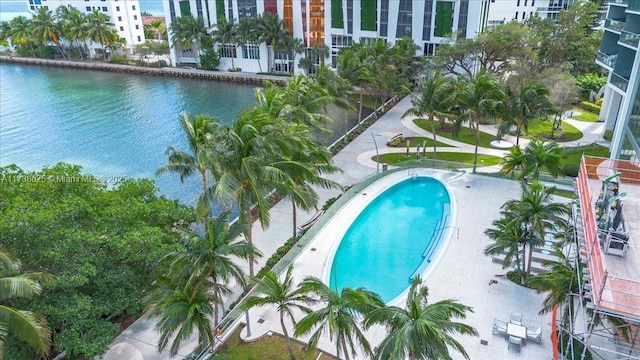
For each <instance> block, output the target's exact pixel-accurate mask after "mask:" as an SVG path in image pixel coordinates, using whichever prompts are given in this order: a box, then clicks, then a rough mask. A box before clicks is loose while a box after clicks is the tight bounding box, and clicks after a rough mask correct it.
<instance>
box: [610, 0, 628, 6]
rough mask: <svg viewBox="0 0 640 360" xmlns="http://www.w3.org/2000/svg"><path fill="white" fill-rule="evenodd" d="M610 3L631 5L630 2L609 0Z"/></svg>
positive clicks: (626, 0)
mask: <svg viewBox="0 0 640 360" xmlns="http://www.w3.org/2000/svg"><path fill="white" fill-rule="evenodd" d="M609 2H610V3H612V4H622V5H627V4H628V3H629V0H609Z"/></svg>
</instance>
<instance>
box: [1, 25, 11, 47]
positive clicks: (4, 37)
mask: <svg viewBox="0 0 640 360" xmlns="http://www.w3.org/2000/svg"><path fill="white" fill-rule="evenodd" d="M10 32H11V25H9V22H7V21H1V22H0V44H2V46H9V39H11V35H9V33H10Z"/></svg>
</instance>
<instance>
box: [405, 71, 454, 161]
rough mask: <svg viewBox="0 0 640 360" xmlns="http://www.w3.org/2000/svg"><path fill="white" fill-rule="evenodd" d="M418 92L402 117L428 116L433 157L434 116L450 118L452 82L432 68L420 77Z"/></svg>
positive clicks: (434, 142) (434, 149) (434, 153)
mask: <svg viewBox="0 0 640 360" xmlns="http://www.w3.org/2000/svg"><path fill="white" fill-rule="evenodd" d="M419 84H420V94H419V95H414V96H413V97H412V99H411V104H412V105H413V107H411V108H410V109H408V110H407V111H405V113H404V114H402V117H403V118H404V117H406V116H408V115H413V116H417V117H425V116H426V117H428V119H429V122H430V123H431V134H432V135H433V158H434V159H435V158H436V143H437V139H436V127H435V117H436V116H438V117H439V118H441V119H444V118H451V117H452V116H453V115H452V114H451V113H450V111H451V107H452V105H453V100H454V98H453V96H452V95H451V94H452V91H451V90H452V89H453V86H452V83H451V82H450V81H449V80H448V79H447V77H445V76H444V75H442V73H441V72H440V71H438V70H432V71H430V72H428V73H427V74H426V75H425V76H423V77H422V78H420V81H419Z"/></svg>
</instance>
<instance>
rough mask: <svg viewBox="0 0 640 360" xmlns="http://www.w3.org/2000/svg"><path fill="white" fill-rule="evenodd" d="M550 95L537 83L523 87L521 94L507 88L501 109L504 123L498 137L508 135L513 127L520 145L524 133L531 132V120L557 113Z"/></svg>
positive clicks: (547, 90) (517, 142)
mask: <svg viewBox="0 0 640 360" xmlns="http://www.w3.org/2000/svg"><path fill="white" fill-rule="evenodd" d="M549 94H550V93H549V89H547V88H546V87H545V86H544V85H541V84H536V83H531V84H528V85H526V86H524V87H522V88H521V89H520V91H519V92H516V91H514V90H512V89H511V88H510V87H507V90H506V96H505V99H504V100H503V101H502V103H501V105H500V107H499V113H500V115H501V116H502V123H501V124H500V128H499V130H498V135H499V136H501V135H503V134H505V133H508V132H509V131H510V130H511V128H512V127H515V128H516V130H515V132H516V145H518V144H519V143H520V135H521V134H522V132H523V131H524V132H527V131H528V130H529V121H530V120H532V119H535V118H536V117H543V116H546V115H548V114H551V113H553V112H555V107H554V105H553V103H552V102H551V99H550V98H549Z"/></svg>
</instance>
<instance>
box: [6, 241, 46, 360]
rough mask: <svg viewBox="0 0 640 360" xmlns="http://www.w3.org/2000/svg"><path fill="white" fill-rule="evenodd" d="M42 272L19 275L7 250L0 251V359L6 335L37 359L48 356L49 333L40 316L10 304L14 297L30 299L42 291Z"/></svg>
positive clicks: (19, 264)
mask: <svg viewBox="0 0 640 360" xmlns="http://www.w3.org/2000/svg"><path fill="white" fill-rule="evenodd" d="M46 278H47V276H46V275H44V274H42V273H22V264H21V263H20V261H19V260H18V259H16V258H14V257H13V256H11V255H10V254H9V253H8V252H7V251H5V250H2V249H0V359H2V358H3V357H4V344H5V340H6V338H7V335H8V334H12V335H13V336H15V337H16V338H18V339H19V340H21V341H24V342H25V343H27V344H28V345H29V347H31V348H32V349H33V350H35V351H36V352H37V353H38V354H39V355H40V356H46V355H47V354H49V350H50V348H51V331H50V330H49V327H48V325H47V321H46V320H45V319H44V318H43V317H42V316H40V315H38V314H36V313H33V312H30V311H25V310H18V309H15V308H13V307H11V306H10V305H11V304H12V302H13V301H12V300H13V299H16V298H23V299H24V298H31V297H33V296H36V295H38V294H40V293H41V292H42V286H41V282H42V281H44V280H45V279H46Z"/></svg>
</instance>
